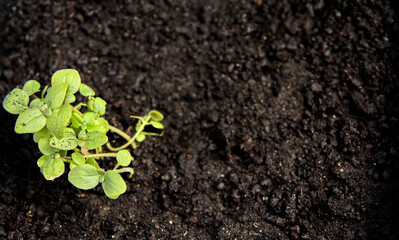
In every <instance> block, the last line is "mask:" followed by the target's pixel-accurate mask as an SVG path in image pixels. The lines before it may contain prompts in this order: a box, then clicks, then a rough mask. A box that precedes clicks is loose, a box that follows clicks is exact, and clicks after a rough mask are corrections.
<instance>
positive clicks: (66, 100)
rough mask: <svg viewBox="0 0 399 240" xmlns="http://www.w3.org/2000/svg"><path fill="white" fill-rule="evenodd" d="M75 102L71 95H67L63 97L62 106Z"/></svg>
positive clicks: (73, 96)
mask: <svg viewBox="0 0 399 240" xmlns="http://www.w3.org/2000/svg"><path fill="white" fill-rule="evenodd" d="M75 101H76V97H75V95H73V94H72V93H67V95H66V96H65V100H64V104H68V103H73V102H75Z"/></svg>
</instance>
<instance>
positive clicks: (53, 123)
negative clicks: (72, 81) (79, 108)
mask: <svg viewBox="0 0 399 240" xmlns="http://www.w3.org/2000/svg"><path fill="white" fill-rule="evenodd" d="M71 116H72V109H71V108H70V107H69V105H62V107H61V108H60V109H59V110H54V111H53V113H52V114H51V115H50V116H49V117H48V118H47V124H46V126H47V128H48V130H49V131H50V132H51V133H52V134H54V136H56V137H57V138H61V137H62V134H64V131H65V128H66V126H68V123H69V120H70V119H71Z"/></svg>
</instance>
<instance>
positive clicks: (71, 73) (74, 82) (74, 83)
mask: <svg viewBox="0 0 399 240" xmlns="http://www.w3.org/2000/svg"><path fill="white" fill-rule="evenodd" d="M80 82H81V80H80V76H79V73H78V71H76V70H75V69H62V70H58V71H57V72H55V73H54V74H53V76H52V77H51V84H52V85H56V84H59V83H67V84H68V90H67V92H68V93H72V94H74V93H76V92H77V91H78V90H79V88H80Z"/></svg>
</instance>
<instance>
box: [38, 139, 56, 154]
mask: <svg viewBox="0 0 399 240" xmlns="http://www.w3.org/2000/svg"><path fill="white" fill-rule="evenodd" d="M38 146H39V150H40V152H41V153H43V154H44V155H52V154H54V153H56V149H54V148H53V147H52V146H51V145H50V138H40V140H39V143H38Z"/></svg>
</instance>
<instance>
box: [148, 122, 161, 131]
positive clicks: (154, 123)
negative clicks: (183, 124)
mask: <svg viewBox="0 0 399 240" xmlns="http://www.w3.org/2000/svg"><path fill="white" fill-rule="evenodd" d="M150 124H151V126H153V127H154V128H156V129H163V124H162V123H160V122H157V121H150Z"/></svg>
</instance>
